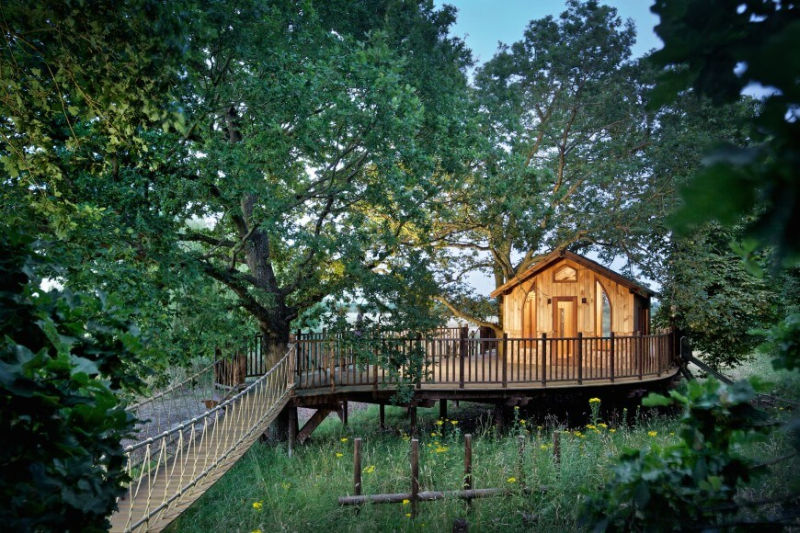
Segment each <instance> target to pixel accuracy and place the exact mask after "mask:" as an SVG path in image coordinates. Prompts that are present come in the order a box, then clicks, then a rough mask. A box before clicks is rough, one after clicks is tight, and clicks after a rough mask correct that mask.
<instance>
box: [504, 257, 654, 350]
mask: <svg viewBox="0 0 800 533" xmlns="http://www.w3.org/2000/svg"><path fill="white" fill-rule="evenodd" d="M653 294H654V293H653V291H651V290H650V289H648V288H647V287H644V286H643V285H641V284H639V283H636V282H634V281H631V280H629V279H627V278H625V277H623V276H621V275H619V274H617V273H616V272H614V271H613V270H610V269H608V268H606V267H604V266H603V265H601V264H599V263H596V262H594V261H592V260H590V259H587V258H585V257H583V256H580V255H578V254H574V253H572V252H567V251H559V252H553V253H551V254H549V255H547V256H545V257H544V258H542V259H541V260H540V261H539V262H537V263H536V264H535V265H534V266H532V267H531V268H529V269H528V270H526V271H525V272H523V273H521V274H519V275H518V276H516V277H514V278H512V279H510V280H509V281H508V282H506V283H505V284H503V285H501V286H500V287H498V288H497V289H496V290H495V291H494V292H492V293H491V296H492V297H493V298H498V297H502V306H503V331H504V333H506V334H507V335H508V337H511V338H533V337H541V336H542V334H546V335H547V337H556V338H575V337H577V336H578V334H580V335H581V336H584V337H609V336H610V335H611V333H614V334H615V335H623V336H625V335H648V334H649V333H650V297H651V296H652V295H653Z"/></svg>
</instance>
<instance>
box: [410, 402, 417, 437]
mask: <svg viewBox="0 0 800 533" xmlns="http://www.w3.org/2000/svg"><path fill="white" fill-rule="evenodd" d="M409 415H410V417H411V424H410V425H411V428H410V429H409V433H411V436H412V437H413V436H414V435H416V434H417V406H416V404H411V405H410V406H409Z"/></svg>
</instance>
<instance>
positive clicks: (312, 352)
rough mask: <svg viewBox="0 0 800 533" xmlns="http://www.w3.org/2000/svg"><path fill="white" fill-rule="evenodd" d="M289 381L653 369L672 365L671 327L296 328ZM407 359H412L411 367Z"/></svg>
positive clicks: (512, 377)
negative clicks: (601, 333)
mask: <svg viewBox="0 0 800 533" xmlns="http://www.w3.org/2000/svg"><path fill="white" fill-rule="evenodd" d="M297 347H298V349H297V358H298V360H297V363H296V365H295V368H296V371H297V387H298V388H301V389H302V388H320V387H329V388H331V389H332V390H335V389H336V388H337V387H342V386H353V385H355V386H367V385H371V386H373V387H379V386H385V385H396V384H398V383H400V382H401V381H404V380H406V379H412V380H413V382H414V383H415V385H416V386H418V387H421V386H423V385H446V386H449V387H452V386H457V387H458V388H465V387H468V386H470V385H478V386H480V385H496V386H501V387H507V386H509V385H513V386H524V385H530V386H535V387H546V386H547V385H548V384H551V383H570V382H571V383H574V384H577V385H583V384H586V383H591V382H597V381H602V380H604V381H610V382H614V381H615V380H621V379H625V380H630V379H645V378H652V377H658V376H661V375H662V374H664V373H665V372H668V371H670V370H674V369H675V368H677V366H678V362H677V359H678V356H677V343H676V340H675V336H674V334H673V333H659V334H653V335H613V334H612V335H610V336H609V337H584V336H583V335H581V334H579V335H578V336H577V337H559V338H553V337H548V336H547V335H542V336H541V337H536V338H508V337H507V336H504V337H503V338H500V339H494V338H491V339H490V338H472V337H466V336H461V337H452V336H451V337H443V336H437V337H430V336H425V337H423V336H421V335H420V336H416V337H403V338H358V337H355V338H348V337H339V338H333V339H330V338H329V339H325V338H321V336H319V335H316V336H314V337H311V338H309V337H307V336H300V338H299V340H298V341H297ZM411 365H416V368H413V367H412V366H411Z"/></svg>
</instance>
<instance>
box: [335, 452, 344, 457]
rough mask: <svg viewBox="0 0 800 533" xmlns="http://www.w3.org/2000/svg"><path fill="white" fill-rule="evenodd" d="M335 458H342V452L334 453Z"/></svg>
mask: <svg viewBox="0 0 800 533" xmlns="http://www.w3.org/2000/svg"><path fill="white" fill-rule="evenodd" d="M336 457H344V454H343V453H342V452H336Z"/></svg>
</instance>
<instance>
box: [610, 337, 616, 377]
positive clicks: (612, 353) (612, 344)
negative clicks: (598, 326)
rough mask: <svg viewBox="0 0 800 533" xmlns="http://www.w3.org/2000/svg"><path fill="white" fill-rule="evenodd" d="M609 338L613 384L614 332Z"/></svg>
mask: <svg viewBox="0 0 800 533" xmlns="http://www.w3.org/2000/svg"><path fill="white" fill-rule="evenodd" d="M609 337H610V338H611V362H610V365H611V369H610V370H611V376H610V377H611V383H614V344H615V342H614V332H613V331H612V332H611V333H609Z"/></svg>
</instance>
